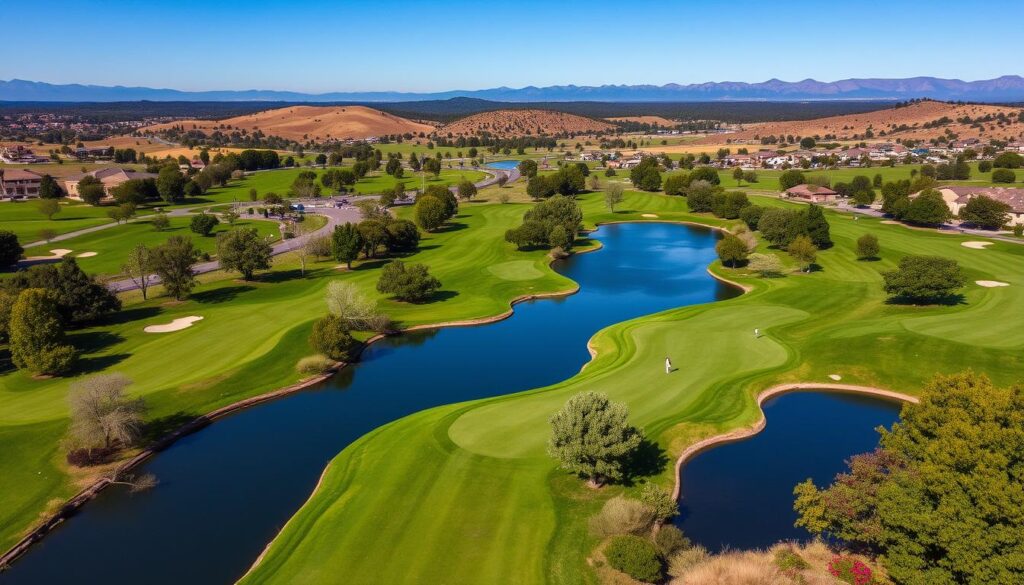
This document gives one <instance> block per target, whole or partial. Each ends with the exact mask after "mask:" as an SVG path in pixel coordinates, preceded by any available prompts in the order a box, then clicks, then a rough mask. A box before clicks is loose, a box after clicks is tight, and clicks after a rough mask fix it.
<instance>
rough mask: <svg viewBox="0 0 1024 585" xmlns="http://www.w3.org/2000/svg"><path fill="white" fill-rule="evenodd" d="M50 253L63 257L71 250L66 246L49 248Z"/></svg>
mask: <svg viewBox="0 0 1024 585" xmlns="http://www.w3.org/2000/svg"><path fill="white" fill-rule="evenodd" d="M50 253H51V254H53V255H54V256H57V257H63V256H67V255H68V254H70V253H71V250H68V249H67V248H56V249H54V250H50Z"/></svg>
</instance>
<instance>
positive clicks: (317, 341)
mask: <svg viewBox="0 0 1024 585" xmlns="http://www.w3.org/2000/svg"><path fill="white" fill-rule="evenodd" d="M309 345H310V347H312V348H313V349H314V350H315V351H317V352H318V353H322V354H324V355H325V356H327V357H329V358H331V359H334V360H338V361H343V362H344V361H349V360H350V359H351V358H352V356H354V355H355V350H356V348H358V347H359V342H357V341H356V340H355V339H353V338H352V336H351V335H350V334H349V332H348V328H347V327H346V326H345V321H344V320H343V319H342V318H341V317H338V316H337V315H327V316H326V317H323V318H321V319H320V320H319V321H317V322H316V323H314V324H313V331H312V332H311V333H310V335H309Z"/></svg>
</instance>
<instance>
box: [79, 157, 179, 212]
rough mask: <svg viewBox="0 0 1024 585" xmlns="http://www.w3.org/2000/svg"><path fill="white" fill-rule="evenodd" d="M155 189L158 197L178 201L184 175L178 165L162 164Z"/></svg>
mask: <svg viewBox="0 0 1024 585" xmlns="http://www.w3.org/2000/svg"><path fill="white" fill-rule="evenodd" d="M156 189H157V191H158V192H159V193H160V198H161V199H163V200H164V201H166V202H167V203H176V202H179V201H181V200H182V198H183V197H184V196H185V177H184V176H183V175H182V174H181V172H179V171H178V167H176V166H172V165H167V166H164V167H162V168H161V169H160V173H159V174H158V175H157V177H156ZM79 191H81V183H79Z"/></svg>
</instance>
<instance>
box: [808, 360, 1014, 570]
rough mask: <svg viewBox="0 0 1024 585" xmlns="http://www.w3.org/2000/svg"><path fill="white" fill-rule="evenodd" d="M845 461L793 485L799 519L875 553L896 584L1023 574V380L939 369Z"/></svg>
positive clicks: (822, 531) (852, 544)
mask: <svg viewBox="0 0 1024 585" xmlns="http://www.w3.org/2000/svg"><path fill="white" fill-rule="evenodd" d="M849 467H850V468H849V471H847V472H845V473H842V474H840V475H838V476H836V478H835V481H834V482H833V483H832V485H831V486H829V487H827V488H825V489H819V488H817V487H816V486H815V485H814V484H813V483H812V482H811V481H810V480H808V481H806V482H804V483H802V484H800V485H798V486H797V487H796V490H795V494H796V503H795V508H796V510H797V513H798V514H799V519H798V520H797V524H798V525H800V526H803V527H805V528H807V529H808V530H810V531H811V532H812V533H818V534H826V535H829V536H834V537H837V538H839V539H841V540H843V541H845V542H846V543H847V544H848V545H850V546H854V547H856V548H860V549H863V550H866V551H868V552H871V553H874V554H877V555H879V556H880V559H881V561H882V564H883V565H884V566H885V568H886V570H887V571H888V573H889V576H890V577H891V578H892V579H893V580H894V581H895V582H896V583H907V584H915V585H916V584H921V585H925V584H927V585H932V584H940V585H945V584H957V583H1021V582H1024V560H1022V559H1024V536H1022V535H1024V481H1022V480H1021V478H1022V477H1024V387H1021V386H1016V387H1013V388H999V387H995V386H993V385H992V383H991V381H990V380H989V379H988V378H987V377H985V376H982V375H977V374H974V373H970V372H968V373H962V374H956V375H950V376H938V377H936V378H935V379H933V380H932V381H931V382H930V383H929V384H928V385H927V386H926V387H925V388H924V392H923V393H922V394H921V401H920V403H919V404H913V403H908V404H906V405H904V406H903V409H902V411H901V413H900V422H897V423H896V424H894V425H893V428H892V430H891V431H885V430H882V436H881V440H880V442H879V448H878V450H877V451H875V452H874V453H870V454H866V455H860V456H857V457H854V458H852V459H851V460H850V466H849Z"/></svg>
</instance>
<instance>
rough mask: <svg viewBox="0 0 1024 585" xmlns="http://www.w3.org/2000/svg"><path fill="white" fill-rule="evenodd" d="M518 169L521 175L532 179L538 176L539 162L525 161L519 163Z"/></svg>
mask: <svg viewBox="0 0 1024 585" xmlns="http://www.w3.org/2000/svg"><path fill="white" fill-rule="evenodd" d="M472 156H474V155H472V154H471V155H470V157H472ZM517 168H518V169H519V174H521V175H522V176H524V177H526V178H527V179H532V178H534V177H536V176H537V161H535V160H532V159H524V160H523V161H521V162H520V163H519V165H518V167H517Z"/></svg>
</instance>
